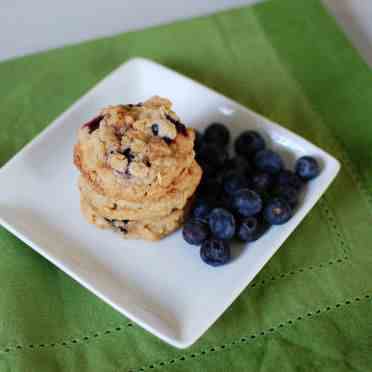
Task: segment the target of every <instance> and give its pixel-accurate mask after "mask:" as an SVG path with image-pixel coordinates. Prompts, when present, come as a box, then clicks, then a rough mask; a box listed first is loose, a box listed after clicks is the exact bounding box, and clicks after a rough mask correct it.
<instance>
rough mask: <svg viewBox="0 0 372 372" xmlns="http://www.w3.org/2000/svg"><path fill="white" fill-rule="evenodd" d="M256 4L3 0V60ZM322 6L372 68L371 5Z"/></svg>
mask: <svg viewBox="0 0 372 372" xmlns="http://www.w3.org/2000/svg"><path fill="white" fill-rule="evenodd" d="M257 1H259V0H213V1H212V0H187V1H184V0H158V1H150V0H135V1H133V0H132V1H131V0H105V1H101V0H90V1H89V2H88V1H84V0H64V1H51V0H35V1H29V0H0V60H5V59H9V58H12V57H16V56H20V55H24V54H29V53H34V52H37V51H41V50H46V49H49V48H54V47H59V46H62V45H65V44H71V43H76V42H79V41H83V40H89V39H92V38H96V37H101V36H107V35H114V34H116V33H120V32H123V31H128V30H135V29H140V28H144V27H148V26H152V25H158V24H162V23H168V22H171V21H174V20H178V19H184V18H189V17H193V16H198V15H204V14H208V13H212V12H215V11H218V10H221V9H227V8H230V7H234V6H241V5H245V4H251V3H255V2H257ZM276 1H281V0H276ZM293 1H296V0H293ZM323 2H324V3H325V4H326V6H328V7H329V8H330V9H331V12H332V13H333V14H334V15H335V16H336V18H337V20H338V21H339V23H340V24H341V26H342V27H343V28H344V29H345V31H346V33H347V35H348V36H349V38H350V39H351V40H352V42H353V43H354V45H355V46H356V47H357V49H359V51H360V53H361V54H362V55H363V56H364V57H365V58H366V60H367V61H368V62H369V64H370V65H371V66H372V22H371V19H372V0H323Z"/></svg>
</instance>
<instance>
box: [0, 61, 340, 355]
mask: <svg viewBox="0 0 372 372" xmlns="http://www.w3.org/2000/svg"><path fill="white" fill-rule="evenodd" d="M136 63H137V64H138V63H139V64H144V65H151V66H152V67H155V68H157V69H162V70H163V71H166V72H167V73H170V74H172V75H173V76H175V77H177V78H181V79H183V80H186V81H188V82H190V83H192V84H193V85H196V86H198V87H200V88H203V89H204V90H205V91H206V92H207V93H210V94H213V95H215V96H218V97H219V98H221V99H223V100H224V101H225V102H228V103H229V104H231V105H233V106H234V107H235V108H237V109H239V110H241V111H243V112H246V113H249V115H251V116H252V115H253V116H254V117H255V118H256V119H260V120H264V121H266V122H268V123H270V125H271V126H272V127H273V128H275V129H276V130H281V131H284V132H289V133H290V134H291V136H292V138H293V139H294V140H295V141H301V142H303V141H305V142H306V143H307V144H310V145H311V146H312V147H313V148H315V149H316V150H317V151H319V152H320V153H322V154H324V155H325V156H326V159H327V160H326V161H327V162H331V163H332V164H331V165H332V167H331V173H330V175H329V178H327V180H326V182H325V183H324V184H323V186H322V189H321V190H320V191H319V192H318V193H317V194H316V197H315V199H314V200H313V201H312V202H311V205H310V206H309V207H308V209H307V210H306V212H305V211H303V213H302V214H303V215H302V216H301V217H300V218H299V221H298V223H297V224H296V225H295V226H294V228H293V229H291V230H290V232H289V234H288V235H287V236H286V237H285V239H284V240H283V242H282V243H281V244H279V246H278V247H277V248H276V249H275V250H274V252H269V253H270V254H268V255H267V257H265V260H264V263H263V264H262V265H260V267H259V269H258V270H257V271H256V273H255V274H254V276H253V278H254V277H255V276H256V275H257V274H258V273H259V272H260V271H261V270H262V268H263V266H265V265H266V263H267V262H268V261H269V260H270V259H271V257H272V256H273V255H274V254H275V253H276V252H277V251H278V250H279V249H280V247H281V246H282V244H283V243H284V242H285V241H286V240H287V238H288V237H289V236H290V235H291V234H292V233H293V231H294V230H295V229H296V228H297V226H298V225H299V224H300V223H301V222H302V220H303V219H304V218H305V216H306V215H307V214H308V213H309V212H310V211H311V209H312V208H313V207H314V205H315V204H316V203H317V202H318V200H319V199H320V197H321V196H322V195H323V194H324V193H325V191H326V190H327V189H328V188H329V186H330V184H331V183H332V182H333V181H334V179H335V178H336V176H337V174H338V173H339V171H340V169H341V164H340V162H339V161H338V160H337V159H336V158H335V157H334V156H333V155H331V154H329V153H328V152H326V151H325V150H323V149H321V148H320V147H318V146H317V145H315V144H313V143H312V142H310V141H309V140H307V139H306V138H304V137H301V136H300V135H298V134H297V133H295V132H292V131H291V130H289V129H287V128H285V127H283V126H281V125H280V124H279V123H277V122H275V121H273V120H271V119H269V118H267V117H265V116H263V115H261V114H259V113H257V112H255V111H253V110H251V109H249V108H248V107H245V106H244V105H242V104H241V103H239V102H237V101H234V100H233V99H231V98H229V97H226V96H225V95H223V94H221V93H219V92H217V91H216V90H214V89H212V88H210V87H208V86H206V85H203V84H202V83H200V82H198V81H196V80H194V79H192V78H190V77H188V76H185V75H183V74H181V73H179V72H177V71H175V70H172V69H171V68H169V67H167V66H164V65H162V64H160V63H157V62H155V61H153V60H150V59H147V58H143V57H134V58H130V59H128V60H127V61H126V62H124V63H122V64H120V65H119V66H118V67H117V68H115V69H114V70H113V71H111V72H110V73H109V74H107V75H106V76H105V77H103V78H102V79H101V80H99V81H98V82H97V83H96V84H95V85H94V86H92V87H91V88H90V89H88V90H87V91H86V92H85V93H84V94H83V95H82V96H81V97H80V98H78V99H77V100H76V101H75V102H74V103H73V104H72V105H70V106H69V107H68V108H67V109H66V110H64V111H63V112H62V113H61V114H60V115H58V116H57V117H56V118H55V119H54V120H53V121H52V122H51V123H50V124H49V125H47V126H46V128H44V129H43V130H42V131H41V132H40V133H39V134H38V135H37V136H36V137H35V138H33V139H32V140H31V141H29V142H28V143H27V144H26V145H25V146H23V147H22V148H21V149H20V150H18V151H17V153H16V154H15V155H14V156H12V157H11V158H10V159H9V160H8V161H7V162H6V163H5V164H4V165H3V166H2V167H1V168H0V179H1V176H2V175H3V174H4V173H5V172H6V170H7V169H8V168H10V167H11V166H12V164H13V163H14V162H16V161H17V159H18V157H19V156H20V155H21V154H22V153H24V152H26V151H28V150H29V149H31V148H32V147H34V146H37V145H38V142H40V141H42V140H43V139H44V138H45V137H47V136H48V135H49V132H51V131H52V130H53V129H54V128H55V127H56V126H58V125H59V124H60V122H62V121H64V119H65V117H66V116H68V115H69V114H70V112H72V111H73V110H75V108H77V107H79V106H80V105H81V103H83V102H84V101H85V100H87V99H89V98H90V94H91V93H92V92H93V91H94V90H96V89H99V87H100V85H101V84H103V83H104V82H105V81H107V80H109V79H110V78H111V77H112V76H114V75H115V74H117V73H118V72H120V70H121V69H123V68H124V67H125V66H128V65H129V64H136ZM0 225H2V226H3V227H4V228H5V229H7V230H8V231H9V232H10V233H12V234H13V235H15V236H16V237H17V238H19V239H20V240H21V241H23V242H24V243H25V244H27V245H28V246H30V247H31V248H32V249H33V250H34V251H35V252H37V253H39V254H40V255H41V256H43V257H44V258H45V259H47V260H48V261H49V262H51V263H52V264H53V265H55V266H56V267H57V268H59V269H60V270H62V271H63V272H65V273H66V274H67V275H69V276H70V277H71V278H73V279H74V280H75V281H77V282H78V283H79V284H80V285H82V286H83V287H84V288H86V289H87V290H89V291H90V292H92V293H93V294H94V295H96V296H97V297H98V298H100V299H101V300H103V301H104V302H106V303H107V304H109V305H110V306H111V307H113V308H114V309H115V310H116V311H118V312H119V313H121V314H123V315H125V316H126V317H127V318H129V319H130V320H131V321H133V322H135V323H137V324H138V325H140V326H141V327H142V328H144V329H145V330H146V331H148V332H150V333H152V334H153V335H155V336H157V337H158V338H160V339H161V340H163V341H165V342H166V343H168V344H170V345H172V346H174V347H176V348H179V349H185V348H187V347H189V346H191V345H192V344H193V343H194V342H195V341H197V340H198V339H199V338H200V337H201V336H202V335H203V334H204V333H205V332H206V331H207V330H208V329H209V328H210V327H211V326H212V325H213V324H214V323H215V322H216V321H217V320H218V318H219V317H220V316H221V315H222V314H223V313H224V312H225V311H226V309H227V308H228V307H230V306H231V304H232V303H233V302H234V301H235V300H236V298H237V297H238V296H239V295H240V294H241V293H242V291H243V290H244V289H245V288H246V287H247V286H248V284H249V283H250V282H251V281H252V280H253V278H252V279H247V280H244V281H243V282H244V284H243V285H240V286H238V287H237V288H235V289H234V290H233V291H232V293H231V296H230V297H229V298H228V300H227V301H225V302H224V303H223V310H222V311H221V312H219V315H218V316H217V317H216V318H215V319H212V320H211V321H210V322H208V324H207V326H205V327H201V328H200V329H199V330H198V332H194V335H193V337H191V336H190V337H188V338H187V337H185V338H179V339H177V338H176V337H171V336H168V335H167V334H164V333H162V332H159V330H158V329H156V328H154V327H153V326H151V325H150V324H148V323H146V322H144V321H143V320H142V319H141V318H137V317H136V315H135V313H133V312H130V311H127V310H126V309H125V308H124V307H121V306H120V305H118V304H116V303H115V302H114V301H112V300H111V299H109V298H108V297H106V295H105V293H104V292H102V291H99V290H97V289H96V288H95V287H94V286H93V285H91V284H90V283H89V281H86V279H85V278H84V277H82V276H81V275H79V274H76V273H75V272H74V270H73V269H70V268H69V267H68V266H65V264H64V261H61V260H59V259H58V258H55V257H54V256H53V254H52V255H51V254H49V251H48V249H45V248H43V247H41V246H39V245H38V244H37V243H35V242H33V241H32V239H30V238H29V237H27V236H26V235H25V234H23V233H22V232H21V231H19V230H18V228H17V226H14V225H13V224H11V223H9V222H8V221H7V220H6V217H5V216H2V214H1V209H0Z"/></svg>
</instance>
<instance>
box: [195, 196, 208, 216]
mask: <svg viewBox="0 0 372 372" xmlns="http://www.w3.org/2000/svg"><path fill="white" fill-rule="evenodd" d="M210 211H211V207H210V205H209V203H208V202H207V201H206V200H205V199H202V198H199V199H197V200H196V201H195V204H194V208H193V210H192V215H193V217H195V218H198V219H200V220H205V221H207V220H208V216H209V213H210Z"/></svg>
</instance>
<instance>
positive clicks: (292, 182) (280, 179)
mask: <svg viewBox="0 0 372 372" xmlns="http://www.w3.org/2000/svg"><path fill="white" fill-rule="evenodd" d="M276 184H277V185H278V186H290V187H294V188H295V189H296V190H298V191H299V190H301V189H302V188H303V186H304V181H302V179H301V178H300V177H299V176H298V175H297V174H296V173H294V172H292V171H290V170H288V169H283V170H282V171H280V172H279V174H278V175H277V177H276Z"/></svg>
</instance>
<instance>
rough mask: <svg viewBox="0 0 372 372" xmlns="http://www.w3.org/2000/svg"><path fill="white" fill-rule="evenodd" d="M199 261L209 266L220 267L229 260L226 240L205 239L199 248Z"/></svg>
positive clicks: (228, 248)
mask: <svg viewBox="0 0 372 372" xmlns="http://www.w3.org/2000/svg"><path fill="white" fill-rule="evenodd" d="M200 257H201V259H202V260H203V261H204V262H205V263H206V264H208V265H210V266H214V267H217V266H222V265H225V264H227V263H228V262H229V261H230V260H231V251H230V245H229V242H228V241H226V240H218V239H214V238H211V239H207V240H205V241H204V243H203V244H202V246H201V248H200Z"/></svg>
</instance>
